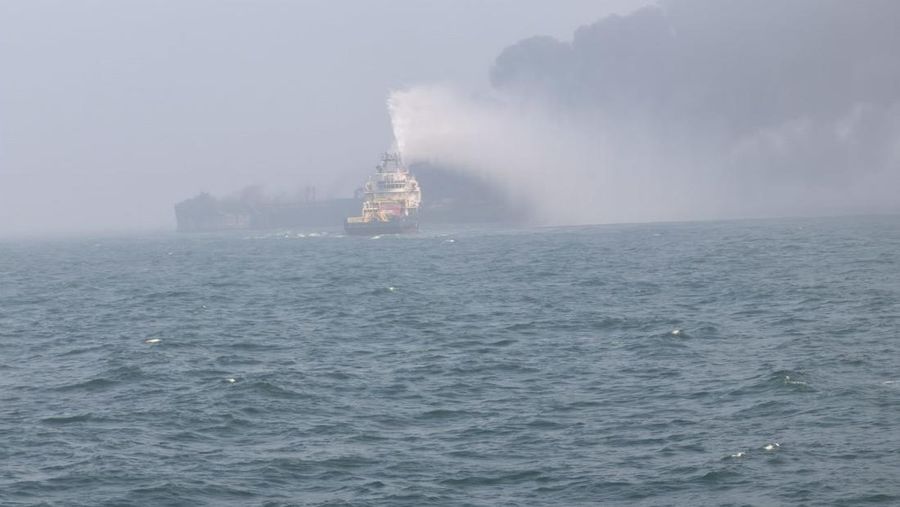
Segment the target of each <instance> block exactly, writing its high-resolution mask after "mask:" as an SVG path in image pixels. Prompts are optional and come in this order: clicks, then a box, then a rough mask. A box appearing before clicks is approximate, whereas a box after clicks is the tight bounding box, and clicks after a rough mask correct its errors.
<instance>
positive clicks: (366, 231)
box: [344, 220, 419, 236]
mask: <svg viewBox="0 0 900 507" xmlns="http://www.w3.org/2000/svg"><path fill="white" fill-rule="evenodd" d="M418 230H419V222H418V221H415V220H391V221H390V222H363V223H350V222H346V221H345V222H344V231H345V232H346V233H347V234H350V235H351V236H375V235H377V234H403V233H407V232H417V231H418Z"/></svg>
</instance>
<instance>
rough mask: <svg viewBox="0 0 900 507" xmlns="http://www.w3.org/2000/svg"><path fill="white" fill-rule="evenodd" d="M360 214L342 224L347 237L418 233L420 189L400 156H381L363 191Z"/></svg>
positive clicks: (386, 154) (394, 154)
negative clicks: (350, 235) (349, 235)
mask: <svg viewBox="0 0 900 507" xmlns="http://www.w3.org/2000/svg"><path fill="white" fill-rule="evenodd" d="M364 196H365V197H364V200H363V206H362V214H361V215H360V216H355V217H348V218H347V219H346V220H345V221H344V230H345V231H346V232H347V234H354V235H366V236H368V235H375V234H397V233H403V232H416V231H418V230H419V218H418V216H419V203H420V202H421V200H422V190H421V189H420V188H419V183H418V182H417V181H416V178H415V176H413V175H412V174H410V173H409V171H408V170H407V169H406V167H405V166H404V165H403V162H402V161H401V160H400V155H399V154H397V153H385V154H384V155H383V156H382V158H381V163H380V164H378V166H376V167H375V174H373V175H372V176H370V177H369V181H368V182H366V186H365V190H364Z"/></svg>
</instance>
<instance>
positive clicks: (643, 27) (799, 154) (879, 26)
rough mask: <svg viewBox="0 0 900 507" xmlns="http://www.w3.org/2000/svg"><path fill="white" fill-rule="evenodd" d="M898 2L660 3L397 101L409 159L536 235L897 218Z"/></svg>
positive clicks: (400, 135) (398, 134)
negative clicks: (765, 220)
mask: <svg viewBox="0 0 900 507" xmlns="http://www.w3.org/2000/svg"><path fill="white" fill-rule="evenodd" d="M897 26H900V3H898V2H894V1H893V0H864V1H860V2H845V1H839V0H790V1H785V2H768V3H762V4H761V3H759V2H756V1H753V0H730V1H716V0H708V1H704V0H672V1H669V2H665V3H662V4H660V5H658V6H649V7H646V8H643V9H641V10H638V11H635V12H634V13H632V14H629V15H626V16H612V17H608V18H606V19H602V20H600V21H598V22H596V23H594V24H592V25H588V26H584V27H581V28H579V29H578V30H577V31H576V32H575V33H574V35H573V38H572V40H571V42H563V41H559V40H555V39H553V38H549V37H533V38H530V39H526V40H523V41H521V42H519V43H517V44H514V45H512V46H510V47H508V48H507V49H505V50H504V51H503V52H502V53H501V54H500V55H499V56H498V57H497V59H496V61H495V63H494V66H493V68H492V69H490V77H491V82H492V85H493V89H492V90H491V92H490V93H489V94H487V95H485V94H481V95H476V94H473V93H470V92H466V91H464V90H459V89H454V88H453V87H450V86H436V85H435V86H419V87H413V88H409V89H406V90H400V91H397V92H395V93H393V94H392V95H391V97H390V99H389V104H388V105H389V108H390V111H391V116H392V119H393V125H394V134H395V138H396V140H397V143H398V147H399V149H400V150H401V151H402V152H403V154H404V156H405V157H406V159H407V161H410V162H416V161H429V162H436V163H441V164H445V165H452V166H455V167H458V168H460V169H461V170H466V171H470V172H474V173H478V174H479V175H482V176H486V177H488V178H490V179H493V180H494V181H495V182H496V183H497V184H498V185H500V186H502V187H503V188H505V189H506V191H507V192H509V194H510V196H511V197H513V198H515V199H521V200H528V201H530V202H531V203H533V209H534V210H535V211H536V213H537V216H538V217H539V218H540V220H541V221H543V222H546V223H558V224H563V223H566V224H567V223H596V222H618V221H645V220H678V219H698V218H725V217H746V216H779V215H809V214H840V213H864V212H896V211H900V206H898V203H900V199H897V197H896V194H897V191H898V190H900V59H897V58H896V55H895V51H896V48H898V47H900V30H896V27H897Z"/></svg>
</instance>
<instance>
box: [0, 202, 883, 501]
mask: <svg viewBox="0 0 900 507" xmlns="http://www.w3.org/2000/svg"><path fill="white" fill-rule="evenodd" d="M229 379H233V380H229ZM898 425H900V217H880V218H853V219H849V218H845V219H821V220H783V221H746V222H729V223H706V224H665V225H636V226H603V227H584V228H565V229H531V230H499V229H481V230H445V231H436V232H435V231H432V232H423V233H421V234H419V235H416V236H406V237H383V238H380V239H369V238H349V237H340V236H338V235H336V233H332V234H324V235H312V236H308V235H307V236H304V237H299V236H298V235H297V234H294V233H291V234H289V235H287V236H285V235H282V234H278V235H275V234H270V235H266V234H260V235H256V236H252V235H246V234H234V235H213V236H203V235H200V236H177V235H163V236H155V237H145V238H141V237H133V238H101V239H90V240H87V239H83V240H53V241H25V242H11V241H6V242H3V243H0V504H3V505H18V504H25V505H28V504H38V503H42V502H47V503H49V504H57V503H58V504H67V505H68V504H71V505H100V504H104V503H108V504H115V505H203V504H206V505H287V504H300V505H307V504H308V505H319V504H330V505H485V506H489V505H490V506H493V505H596V504H634V505H718V504H722V505H823V504H835V505H853V504H858V503H867V502H872V503H879V502H881V503H887V504H890V503H893V504H898V503H900V426H898Z"/></svg>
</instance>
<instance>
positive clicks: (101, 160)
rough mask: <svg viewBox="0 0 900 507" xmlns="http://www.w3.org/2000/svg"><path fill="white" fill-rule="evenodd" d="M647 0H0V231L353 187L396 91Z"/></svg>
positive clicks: (473, 75) (482, 69) (471, 81)
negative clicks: (191, 202)
mask: <svg viewBox="0 0 900 507" xmlns="http://www.w3.org/2000/svg"><path fill="white" fill-rule="evenodd" d="M642 3H643V2H635V1H634V0H610V1H604V2H593V1H588V0H570V1H567V2H563V3H554V4H552V5H550V4H547V3H545V2H540V1H525V2H521V1H512V0H496V1H491V2H476V1H473V0H469V1H462V2H457V1H454V2H449V1H448V2H428V3H424V2H416V1H413V0H400V1H390V2H388V1H381V2H364V1H349V0H347V1H337V2H326V1H305V2H282V1H274V0H273V1H260V2H241V1H233V2H217V1H211V0H202V1H201V0H198V1H190V2H174V1H164V2H154V1H132V2H117V1H108V0H92V1H78V2H64V1H46V0H38V1H31V0H28V1H15V0H14V1H7V2H3V3H0V63H2V68H3V69H4V75H5V79H3V80H0V217H3V218H4V220H2V221H0V235H9V234H12V233H17V234H22V233H25V234H29V233H46V232H63V233H71V232H74V231H82V230H83V231H103V230H128V229H167V228H168V229H174V225H175V221H174V214H173V211H172V206H173V205H174V203H175V202H177V201H179V200H182V199H185V198H188V197H191V196H193V195H195V194H197V193H198V192H201V191H209V192H212V193H214V194H217V195H225V194H228V193H231V192H234V191H237V190H239V189H241V188H243V187H245V186H248V185H256V184H259V185H264V186H265V187H267V188H268V189H270V190H272V191H274V192H286V193H290V192H293V191H295V190H296V189H302V188H304V187H305V186H306V185H315V186H317V188H318V195H319V196H320V197H323V198H324V197H330V196H349V195H351V194H352V191H353V189H354V188H355V187H356V186H357V185H359V183H360V182H361V180H362V178H364V177H365V176H366V175H367V174H368V172H369V171H370V170H371V168H372V167H373V166H374V165H375V164H376V163H377V161H378V157H379V154H380V153H381V152H382V151H385V150H386V149H388V148H389V147H390V146H391V143H392V139H391V135H392V133H391V127H390V118H389V115H388V111H387V108H386V106H385V102H386V100H387V98H388V96H389V94H390V93H391V91H392V90H395V89H399V88H403V87H406V86H413V85H417V84H420V83H431V82H444V83H453V84H454V85H459V86H464V87H465V88H466V89H473V90H474V89H479V88H481V89H486V88H488V87H489V84H488V69H489V67H490V64H491V62H492V61H493V59H494V58H495V57H496V56H497V54H499V52H500V51H502V49H503V48H504V47H506V46H508V45H509V44H511V43H514V42H515V41H516V40H519V39H521V38H524V37H528V36H531V35H533V34H535V33H542V34H547V35H553V36H559V37H565V36H567V34H571V32H572V30H574V29H576V28H577V27H578V26H580V25H582V24H584V23H587V22H590V21H592V20H595V19H597V18H600V17H602V16H605V15H606V14H609V13H611V12H615V11H622V12H627V11H629V10H631V9H632V8H633V6H636V5H640V4H642Z"/></svg>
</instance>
